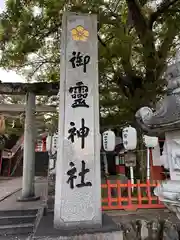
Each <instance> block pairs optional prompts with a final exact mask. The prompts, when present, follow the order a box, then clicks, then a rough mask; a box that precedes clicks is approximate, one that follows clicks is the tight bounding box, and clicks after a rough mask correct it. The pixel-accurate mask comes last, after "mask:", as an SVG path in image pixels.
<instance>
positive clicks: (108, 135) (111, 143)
mask: <svg viewBox="0 0 180 240" xmlns="http://www.w3.org/2000/svg"><path fill="white" fill-rule="evenodd" d="M122 140H123V145H124V148H125V150H127V151H132V150H135V149H136V147H137V131H136V129H135V128H133V127H131V126H128V127H125V128H124V129H123V130H122ZM143 140H144V144H145V146H146V147H147V148H153V147H155V146H157V144H158V138H157V137H150V136H147V135H144V136H143ZM99 141H100V148H101V134H100V136H99ZM57 143H58V134H57V133H56V134H54V135H53V136H48V137H47V140H46V144H47V150H48V151H51V152H52V153H55V152H56V151H57ZM102 145H103V148H104V150H105V151H107V152H111V151H114V149H115V146H116V136H115V133H114V132H113V131H112V130H107V131H105V132H103V134H102ZM50 149H51V150H50Z"/></svg>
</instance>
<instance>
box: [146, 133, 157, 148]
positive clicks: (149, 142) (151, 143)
mask: <svg viewBox="0 0 180 240" xmlns="http://www.w3.org/2000/svg"><path fill="white" fill-rule="evenodd" d="M143 140H144V144H145V146H146V147H147V148H154V147H156V146H157V145H158V138H157V137H150V136H147V135H144V136H143Z"/></svg>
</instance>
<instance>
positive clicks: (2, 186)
mask: <svg viewBox="0 0 180 240" xmlns="http://www.w3.org/2000/svg"><path fill="white" fill-rule="evenodd" d="M21 185H22V178H21V177H19V178H14V179H11V180H6V181H5V180H3V181H0V202H1V201H3V200H4V199H6V198H7V197H8V196H10V195H12V194H13V193H15V192H17V191H19V190H20V189H21Z"/></svg>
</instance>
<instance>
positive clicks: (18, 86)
mask: <svg viewBox="0 0 180 240" xmlns="http://www.w3.org/2000/svg"><path fill="white" fill-rule="evenodd" d="M58 92H59V83H44V82H38V83H0V94H4V95H26V103H25V104H24V105H19V104H0V113H10V112H12V113H17V114H18V113H19V114H20V113H22V112H25V126H24V152H23V181H22V196H21V197H20V199H18V201H34V200H37V199H39V197H38V196H35V189H34V175H35V142H36V121H35V113H36V112H55V111H56V107H55V106H39V105H37V106H36V96H37V95H44V96H45V95H46V96H52V95H57V94H58Z"/></svg>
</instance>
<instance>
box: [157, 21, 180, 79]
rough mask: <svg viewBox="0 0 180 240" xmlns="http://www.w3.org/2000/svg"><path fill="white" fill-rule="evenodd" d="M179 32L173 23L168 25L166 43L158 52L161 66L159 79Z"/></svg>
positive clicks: (158, 68) (158, 74)
mask: <svg viewBox="0 0 180 240" xmlns="http://www.w3.org/2000/svg"><path fill="white" fill-rule="evenodd" d="M178 32H179V29H178V27H177V26H176V24H174V23H173V22H171V23H169V24H168V25H167V32H166V34H165V38H164V41H163V42H162V44H161V46H160V47H159V50H158V57H159V64H158V66H157V70H156V73H157V77H159V76H160V75H161V73H162V71H163V68H164V66H165V64H166V59H167V57H168V53H169V51H170V49H171V47H172V44H173V41H174V38H175V36H176V34H177V33H178Z"/></svg>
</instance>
